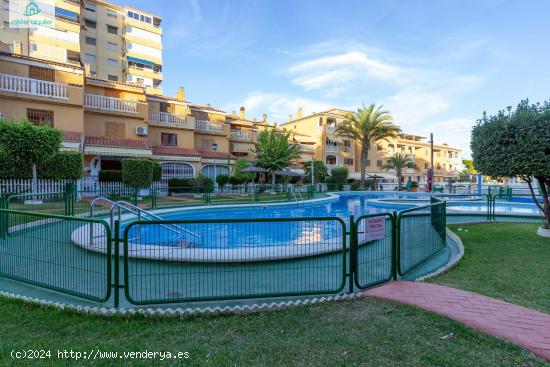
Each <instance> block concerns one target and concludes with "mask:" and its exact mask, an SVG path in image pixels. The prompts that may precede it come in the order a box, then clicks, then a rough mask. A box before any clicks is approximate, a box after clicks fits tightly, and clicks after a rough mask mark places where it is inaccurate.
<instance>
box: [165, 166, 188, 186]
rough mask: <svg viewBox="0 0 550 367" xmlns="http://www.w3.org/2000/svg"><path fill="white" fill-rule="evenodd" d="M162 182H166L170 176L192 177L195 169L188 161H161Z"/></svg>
mask: <svg viewBox="0 0 550 367" xmlns="http://www.w3.org/2000/svg"><path fill="white" fill-rule="evenodd" d="M161 167H162V176H161V180H162V182H163V183H167V182H168V180H169V179H171V178H190V177H193V175H194V173H195V170H194V169H193V166H192V165H190V164H189V163H161Z"/></svg>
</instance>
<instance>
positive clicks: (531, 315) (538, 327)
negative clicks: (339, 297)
mask: <svg viewBox="0 0 550 367" xmlns="http://www.w3.org/2000/svg"><path fill="white" fill-rule="evenodd" d="M363 294H364V295H366V296H371V297H377V298H383V299H386V300H391V301H395V302H400V303H405V304H409V305H414V306H417V307H420V308H422V309H424V310H428V311H432V312H435V313H438V314H440V315H443V316H447V317H449V318H451V319H454V320H456V321H460V322H461V323H463V324H465V325H467V326H469V327H471V328H474V329H477V330H480V331H483V332H484V333H487V334H490V335H494V336H497V337H500V338H504V339H508V340H510V341H511V342H513V343H515V344H519V345H521V346H523V347H524V348H526V349H528V350H530V351H531V352H533V353H534V354H536V355H538V356H539V357H541V358H544V359H546V360H550V315H548V314H545V313H542V312H539V311H535V310H532V309H529V308H526V307H521V306H517V305H514V304H511V303H508V302H504V301H500V300H498V299H495V298H491V297H486V296H482V295H480V294H477V293H472V292H467V291H463V290H460V289H455V288H450V287H445V286H441V285H437V284H430V283H424V282H405V281H397V282H392V283H388V284H385V285H382V286H380V287H377V288H372V289H368V290H366V291H364V292H363Z"/></svg>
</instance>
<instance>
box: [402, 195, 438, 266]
mask: <svg viewBox="0 0 550 367" xmlns="http://www.w3.org/2000/svg"><path fill="white" fill-rule="evenodd" d="M433 200H434V201H435V202H434V203H433V204H431V205H428V206H423V207H419V208H413V209H407V210H403V211H401V212H399V213H398V214H397V220H396V224H397V227H396V231H397V272H398V273H399V275H401V276H404V275H406V274H407V273H409V272H410V271H411V270H413V269H415V268H416V267H418V266H419V265H421V264H423V263H424V262H426V261H427V260H429V259H430V258H431V257H432V256H434V255H435V254H437V253H438V252H439V251H441V250H443V249H444V248H445V246H446V234H445V230H446V221H445V217H446V203H445V202H444V201H440V200H438V199H433Z"/></svg>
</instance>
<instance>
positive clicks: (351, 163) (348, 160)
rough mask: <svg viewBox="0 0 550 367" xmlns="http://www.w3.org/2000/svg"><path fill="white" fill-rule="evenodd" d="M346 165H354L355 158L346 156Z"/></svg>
mask: <svg viewBox="0 0 550 367" xmlns="http://www.w3.org/2000/svg"><path fill="white" fill-rule="evenodd" d="M344 165H345V166H353V159H351V158H344Z"/></svg>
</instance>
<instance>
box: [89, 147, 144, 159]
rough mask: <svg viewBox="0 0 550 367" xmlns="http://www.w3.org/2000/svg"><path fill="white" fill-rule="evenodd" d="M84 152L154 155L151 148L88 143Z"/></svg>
mask: <svg viewBox="0 0 550 367" xmlns="http://www.w3.org/2000/svg"><path fill="white" fill-rule="evenodd" d="M84 154H93V155H109V156H115V157H117V156H118V157H152V156H153V153H152V152H151V150H149V149H134V148H120V147H105V146H94V145H86V147H85V148H84Z"/></svg>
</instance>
